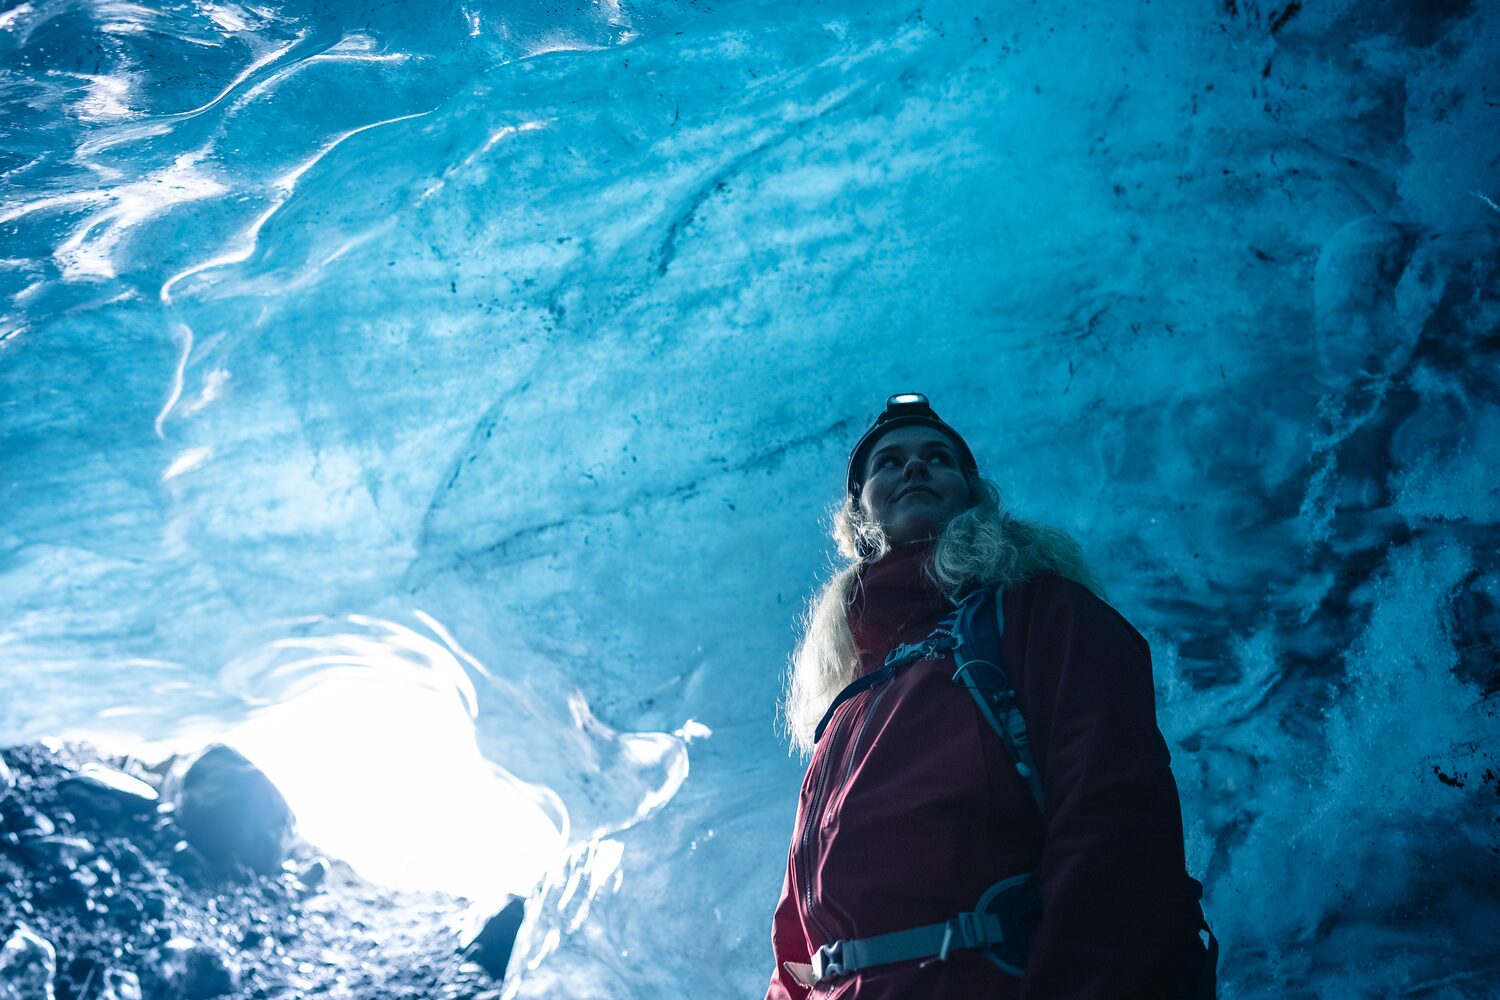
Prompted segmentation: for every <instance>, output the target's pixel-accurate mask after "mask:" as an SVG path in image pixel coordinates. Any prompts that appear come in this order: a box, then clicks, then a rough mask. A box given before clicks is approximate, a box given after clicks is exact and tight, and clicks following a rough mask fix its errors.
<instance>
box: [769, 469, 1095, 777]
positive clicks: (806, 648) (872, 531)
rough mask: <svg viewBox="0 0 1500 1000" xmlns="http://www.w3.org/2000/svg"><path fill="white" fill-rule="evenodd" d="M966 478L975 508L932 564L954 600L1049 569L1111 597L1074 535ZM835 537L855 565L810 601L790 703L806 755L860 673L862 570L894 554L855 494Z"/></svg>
mask: <svg viewBox="0 0 1500 1000" xmlns="http://www.w3.org/2000/svg"><path fill="white" fill-rule="evenodd" d="M966 478H967V479H968V482H969V495H970V497H971V498H972V499H973V500H974V504H973V506H971V507H970V508H969V509H968V510H965V511H964V512H963V513H961V514H959V515H957V516H956V517H954V518H953V520H951V521H949V522H948V524H947V526H946V527H944V528H943V531H942V534H940V535H939V536H938V541H937V545H936V547H935V548H934V549H933V555H932V561H931V563H930V564H929V566H928V573H929V574H930V576H931V577H932V579H933V581H934V582H935V583H937V584H938V586H940V587H941V588H942V590H943V593H944V594H946V595H947V596H948V598H949V599H950V600H953V601H954V602H955V603H956V602H957V600H958V599H959V598H960V597H962V596H963V595H964V594H967V593H968V592H969V591H971V590H974V589H975V588H977V587H999V588H1001V589H1004V588H1006V587H1010V586H1013V585H1014V584H1017V583H1020V582H1022V581H1023V580H1029V579H1031V578H1032V577H1034V576H1036V575H1037V574H1038V573H1042V572H1047V571H1050V572H1053V573H1057V574H1058V575H1060V576H1065V577H1067V578H1068V579H1070V580H1075V581H1077V582H1078V583H1081V584H1083V585H1084V586H1085V587H1088V588H1089V589H1090V590H1092V591H1093V592H1094V593H1096V594H1098V595H1099V596H1101V597H1103V596H1104V589H1103V587H1102V586H1100V584H1099V580H1098V578H1097V577H1095V576H1094V573H1093V571H1092V570H1091V569H1089V566H1088V563H1087V562H1086V561H1085V559H1084V557H1083V549H1082V548H1081V547H1080V546H1079V544H1078V543H1077V542H1076V541H1074V540H1073V538H1072V537H1071V536H1070V535H1068V534H1067V532H1065V531H1062V530H1061V529H1058V528H1053V527H1049V526H1047V525H1045V524H1038V523H1036V522H1034V521H1025V520H1022V519H1021V518H1019V517H1016V516H1015V515H1013V514H1010V513H1008V512H1007V511H1005V510H1003V509H1002V508H1001V506H1000V490H999V488H998V487H997V486H996V485H995V484H994V483H993V482H991V481H990V480H988V479H986V478H984V477H983V476H979V475H975V474H969V475H967V476H966ZM833 538H834V541H835V542H837V543H838V549H839V554H840V555H842V556H843V557H844V558H845V559H846V560H848V562H847V563H846V564H845V565H844V566H842V567H841V568H839V569H838V570H837V571H836V572H835V573H834V574H833V577H832V578H831V579H829V581H828V582H827V583H826V584H824V585H823V588H822V589H821V590H820V591H819V592H818V593H817V594H815V595H814V596H813V598H812V600H811V601H809V602H808V606H807V612H806V613H805V614H804V615H803V617H802V623H801V624H802V636H801V638H800V639H799V640H798V642H797V649H796V651H795V652H794V653H793V654H792V657H791V662H790V663H789V664H788V668H787V678H786V685H785V692H784V696H783V699H782V707H781V719H782V725H783V727H784V729H785V731H786V735H787V738H788V739H789V740H790V741H791V744H792V747H793V748H794V749H795V750H798V751H801V752H802V753H804V754H810V753H812V749H813V733H814V731H815V730H816V729H817V726H818V722H819V720H820V719H822V717H823V713H824V712H825V711H827V709H828V706H829V705H831V704H832V703H833V699H834V697H835V696H837V695H838V693H839V691H840V690H842V689H843V688H844V687H845V685H847V684H848V683H849V682H850V681H852V680H854V677H855V673H856V671H857V670H858V669H859V650H858V649H856V648H855V646H854V635H853V633H852V632H851V631H850V629H849V618H848V608H849V604H850V602H851V600H852V599H853V597H854V590H855V587H856V586H857V585H858V583H859V578H860V570H861V569H863V568H864V567H865V566H867V565H868V564H870V563H872V562H875V561H876V560H878V559H879V558H880V557H881V556H883V555H885V554H886V553H887V552H888V551H890V541H889V540H888V539H887V538H886V537H885V532H884V531H883V530H882V529H881V527H880V524H879V523H878V522H877V521H875V520H874V519H873V518H871V517H870V516H869V515H868V514H866V513H865V511H864V510H863V509H862V508H861V507H860V505H859V504H858V503H857V502H856V501H855V499H854V498H853V497H846V498H845V499H844V501H843V503H842V504H840V505H839V507H838V508H836V509H835V510H834V512H833Z"/></svg>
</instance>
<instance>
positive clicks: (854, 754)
mask: <svg viewBox="0 0 1500 1000" xmlns="http://www.w3.org/2000/svg"><path fill="white" fill-rule="evenodd" d="M890 689H891V682H890V681H886V682H885V683H884V684H882V685H880V690H879V691H878V692H876V694H875V697H874V698H872V699H870V708H869V711H867V712H865V717H864V720H863V721H861V722H860V724H859V732H857V733H855V734H854V742H853V743H852V744H850V746H849V766H848V767H847V768H846V769H845V770H844V781H843V783H844V784H845V785H847V784H849V779H850V778H852V777H854V765H855V764H856V763H857V762H858V761H859V744H860V741H861V740H863V739H864V738H865V730H866V729H869V728H870V720H871V719H873V718H875V710H876V709H877V708H879V707H880V699H882V698H884V697H885V693H886V692H887V691H889V690H890Z"/></svg>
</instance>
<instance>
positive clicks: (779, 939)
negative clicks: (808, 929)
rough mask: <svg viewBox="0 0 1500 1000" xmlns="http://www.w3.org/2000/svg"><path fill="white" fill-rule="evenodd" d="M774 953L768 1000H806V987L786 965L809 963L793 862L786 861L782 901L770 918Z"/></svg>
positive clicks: (777, 904)
mask: <svg viewBox="0 0 1500 1000" xmlns="http://www.w3.org/2000/svg"><path fill="white" fill-rule="evenodd" d="M771 953H772V961H774V962H775V963H776V967H775V968H774V969H772V970H771V985H770V986H769V987H767V989H766V1000H806V998H807V994H808V990H807V987H805V986H803V985H802V984H801V983H799V982H797V981H796V980H795V979H793V978H792V976H791V973H789V972H787V970H786V966H785V965H783V964H782V963H784V962H804V963H805V962H807V961H809V957H808V954H807V936H806V935H805V934H804V933H803V930H802V918H801V916H800V915H799V914H798V913H797V899H796V896H795V895H794V894H793V892H792V861H791V858H790V856H788V858H787V871H786V878H785V879H784V880H783V881H782V883H781V899H780V900H778V901H777V903H776V914H775V916H773V917H772V918H771Z"/></svg>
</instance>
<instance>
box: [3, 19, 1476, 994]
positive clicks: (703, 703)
mask: <svg viewBox="0 0 1500 1000" xmlns="http://www.w3.org/2000/svg"><path fill="white" fill-rule="evenodd" d="M1497 24H1500V9H1497V8H1496V5H1494V4H1492V3H1489V2H1487V0H1478V2H1469V3H1462V2H1456V3H1443V4H1400V3H1395V2H1387V0H1379V2H1373V3H1372V2H1364V3H1355V2H1353V0H1330V2H1327V3H1322V4H1316V5H1314V4H1302V3H1298V2H1295V0H1294V2H1289V3H1285V4H1280V3H1260V2H1257V0H1224V2H1223V3H1219V4H1200V5H1193V6H1187V5H1181V4H1156V5H1144V6H1135V5H1116V4H1104V3H1094V2H1086V3H1079V4H1072V5H1066V6H1064V5H1051V4H1048V5H1038V4H1020V3H1016V4H1008V5H987V4H975V3H961V2H939V3H924V4H921V5H918V4H915V3H908V4H893V3H878V4H854V3H848V2H839V0H830V2H826V3H808V4H802V5H797V6H796V7H795V9H794V8H792V7H791V6H790V5H786V4H772V3H768V2H764V0H738V2H734V3H722V4H719V5H708V4H701V3H667V2H642V3H638V4H636V3H629V2H625V0H597V2H591V3H589V4H580V5H577V6H568V5H550V4H549V5H540V4H538V5H521V4H499V3H486V2H484V0H466V2H464V3H458V4H446V3H431V4H426V5H422V9H421V11H420V12H419V13H418V12H415V11H414V10H413V9H412V8H411V7H410V5H383V4H375V3H366V2H361V0H317V2H313V0H288V2H286V3H284V4H281V5H275V6H272V5H247V4H238V3H233V2H212V3H209V2H195V3H193V4H185V5H180V6H162V7H146V6H136V5H120V4H111V3H100V2H94V0H27V2H23V3H19V4H14V5H11V6H9V7H8V8H7V9H6V10H5V11H4V12H3V13H0V87H3V92H4V94H5V99H6V107H7V112H6V115H5V116H4V118H3V119H0V136H3V142H0V232H3V235H4V251H3V255H0V256H3V259H0V289H3V290H4V293H5V303H4V305H3V306H0V380H3V381H0V386H3V388H0V483H3V490H4V494H3V496H4V504H3V509H4V519H3V522H0V525H3V534H0V546H3V548H0V552H3V557H0V608H3V610H4V616H3V619H4V624H3V625H0V663H3V668H0V669H3V670H4V676H5V683H6V690H7V697H6V698H5V699H4V703H3V705H0V735H3V736H4V737H5V739H6V740H7V741H15V740H20V739H24V738H30V737H35V736H42V735H59V734H91V735H94V736H96V737H97V738H99V739H106V738H109V737H111V735H112V736H113V737H116V738H120V739H124V738H127V737H128V738H131V739H135V740H141V741H154V742H158V743H161V744H164V745H169V744H171V743H172V742H173V741H174V740H181V739H185V738H187V737H188V736H190V735H191V734H194V733H201V732H203V731H206V730H208V729H214V728H215V727H217V728H219V729H221V730H222V729H227V728H229V727H232V726H235V725H240V724H243V723H245V721H246V720H247V719H250V720H252V721H253V719H254V718H256V717H257V716H256V713H257V712H258V711H260V709H261V706H262V703H263V702H264V701H265V700H266V698H267V695H266V692H265V689H264V687H263V686H260V687H258V686H257V684H259V683H260V681H261V680H264V679H265V678H266V677H267V676H268V675H267V674H265V673H264V672H263V671H261V670H260V667H265V666H267V665H268V664H272V661H273V660H275V657H276V656H281V655H283V654H284V651H285V650H287V649H296V650H301V651H302V652H303V653H306V652H307V650H310V649H314V648H318V649H323V650H324V651H325V652H326V650H327V648H328V647H327V644H328V643H334V644H335V646H336V647H337V654H336V655H337V656H338V657H343V658H345V659H346V660H348V659H350V658H351V657H352V658H353V661H354V662H355V663H356V666H358V667H359V668H360V669H361V670H369V669H374V668H373V667H372V664H379V663H382V662H387V661H388V660H390V659H391V658H392V657H394V658H395V659H397V660H401V661H402V662H403V663H405V664H406V667H403V669H417V667H420V668H421V669H423V670H431V669H437V666H436V665H440V664H447V665H456V669H458V670H459V672H460V673H461V674H462V675H463V676H462V677H461V678H456V679H454V684H455V685H456V687H455V690H459V689H462V690H465V691H467V690H469V689H472V704H470V705H469V707H470V708H472V709H473V710H474V713H475V714H474V720H475V721H474V725H475V730H474V733H475V739H476V740H477V745H478V746H479V747H480V748H482V750H483V751H484V753H485V755H486V756H487V757H488V759H489V760H490V761H492V762H494V763H495V764H497V765H499V766H500V767H501V768H503V769H504V770H505V771H506V772H508V774H510V775H512V776H514V778H515V779H516V782H517V783H518V787H520V786H524V787H528V788H532V789H533V791H535V792H536V794H537V795H538V796H540V798H541V799H543V800H547V801H548V802H550V801H551V800H550V799H549V798H548V797H549V796H555V797H556V801H557V803H558V806H557V808H556V809H552V807H551V806H548V808H549V809H552V811H553V813H555V814H556V816H557V820H558V825H559V826H563V825H565V826H566V827H567V830H568V840H569V846H568V848H567V851H566V861H565V864H564V865H562V866H561V867H560V868H559V869H558V871H557V872H556V873H555V876H554V878H553V879H552V880H550V881H549V882H548V883H547V884H546V886H544V887H543V888H542V889H541V890H540V891H539V898H541V899H543V900H545V902H546V905H545V906H544V907H542V908H540V909H539V913H534V914H533V916H532V918H531V920H530V922H529V924H528V927H527V928H526V929H524V930H523V955H522V959H521V961H522V964H523V965H524V966H526V968H525V970H524V974H523V975H522V976H521V977H520V978H519V979H518V980H517V984H518V985H517V986H516V990H517V991H518V994H519V995H521V996H556V995H567V996H571V997H578V998H586V997H610V998H621V997H629V996H636V995H640V996H647V995H657V994H659V993H663V992H668V991H671V992H677V991H679V990H680V989H681V988H682V987H683V984H685V983H691V984H693V989H694V992H695V993H697V994H701V995H705V996H738V995H747V994H752V995H753V994H755V993H756V991H757V990H758V989H759V987H760V984H761V982H762V980H763V975H764V972H765V970H766V964H767V962H768V961H769V954H768V947H767V944H766V933H765V932H766V925H767V922H768V914H769V907H770V905H771V902H772V901H773V898H774V894H775V892H776V889H777V884H776V880H777V877H778V875H779V872H780V867H781V865H780V862H781V859H782V857H783V852H784V850H785V840H784V838H785V836H786V834H787V831H788V830H789V828H790V823H791V810H792V808H793V800H794V793H795V787H796V782H797V780H798V765H797V763H796V762H795V761H792V760H789V759H788V758H787V756H786V754H785V752H784V749H783V747H782V745H781V744H780V742H779V741H778V740H777V738H776V734H775V731H774V723H773V711H774V709H773V706H774V703H775V700H776V697H777V694H778V691H779V684H780V681H779V671H780V669H781V665H782V663H783V662H784V659H785V656H786V654H787V652H788V649H789V646H790V643H791V641H792V634H793V633H792V622H793V619H794V617H795V615H796V614H797V613H798V611H799V608H800V604H801V602H802V601H803V600H804V599H805V596H806V595H807V594H808V592H809V590H810V589H811V587H812V586H813V584H814V582H815V581H816V580H817V579H818V578H819V577H820V576H821V575H822V574H823V573H825V572H826V568H827V558H828V554H829V545H828V544H827V542H826V540H825V539H824V538H823V536H822V532H821V526H820V519H821V518H822V516H823V514H824V511H825V509H826V506H827V504H828V503H830V502H831V501H832V500H833V499H834V498H835V496H836V494H837V491H838V489H839V483H840V470H841V463H842V459H843V456H844V454H845V450H846V449H847V447H848V446H849V445H850V444H851V442H852V441H853V440H854V438H855V437H857V435H858V432H859V430H860V429H861V428H862V426H863V423H864V421H866V420H867V419H868V418H869V417H870V416H871V415H872V414H873V412H874V411H875V410H876V409H878V407H879V405H880V401H881V400H883V399H884V397H885V395H886V393H888V392H891V391H895V390H898V389H904V388H918V389H921V390H923V391H925V392H927V393H929V394H930V395H931V396H932V397H933V399H934V400H935V402H936V403H937V405H938V406H939V407H940V409H941V411H942V412H943V413H944V415H945V417H947V418H948V419H950V420H952V421H953V422H954V424H955V425H956V426H959V427H961V428H962V429H964V431H965V433H966V434H967V435H968V436H969V439H970V441H971V442H972V443H973V445H974V446H975V450H976V452H977V453H978V455H979V458H980V460H981V462H982V463H984V464H985V465H986V466H987V467H988V468H989V470H990V471H991V472H992V473H993V474H994V476H995V477H996V478H997V479H998V480H999V482H1000V483H1001V485H1002V487H1003V488H1004V489H1005V490H1006V492H1007V499H1008V501H1009V502H1010V503H1011V504H1012V505H1013V506H1015V507H1016V508H1018V509H1020V510H1022V511H1025V512H1029V513H1032V514H1035V515H1045V516H1047V517H1050V518H1052V519H1053V520H1055V521H1057V522H1058V523H1059V524H1061V525H1063V526H1064V527H1067V528H1068V529H1070V530H1071V531H1073V532H1075V533H1076V534H1077V535H1078V536H1079V537H1080V538H1081V539H1082V540H1083V542H1084V543H1085V546H1086V548H1087V550H1088V551H1089V552H1090V553H1091V555H1092V557H1093V559H1094V561H1095V562H1096V564H1097V566H1098V568H1099V569H1100V570H1101V574H1102V576H1103V577H1104V578H1105V580H1106V582H1107V584H1108V585H1109V587H1110V589H1111V593H1112V595H1113V597H1114V600H1115V603H1116V604H1117V605H1118V606H1120V607H1121V609H1122V610H1123V611H1125V613H1126V614H1127V616H1129V617H1130V618H1131V619H1132V620H1133V621H1134V622H1135V623H1136V624H1137V625H1138V626H1139V627H1141V628H1142V630H1143V631H1145V632H1146V633H1147V635H1148V637H1149V638H1150V639H1151V640H1152V643H1153V648H1154V649H1155V651H1156V659H1157V670H1158V680H1159V687H1160V692H1159V695H1160V697H1159V702H1160V712H1161V720H1162V724H1163V727H1164V729H1165V731H1166V733H1167V736H1168V738H1169V742H1170V743H1171V744H1172V746H1173V749H1174V753H1175V764H1176V771H1177V775H1178V779H1179V782H1180V784H1181V785H1182V788H1183V792H1184V799H1185V813H1186V815H1187V817H1188V823H1189V831H1188V846H1189V851H1190V854H1191V855H1192V858H1193V864H1194V868H1195V870H1196V871H1197V872H1199V873H1200V874H1202V875H1203V877H1204V880H1205V882H1206V884H1207V887H1208V908H1209V912H1210V915H1211V917H1212V919H1213V920H1214V922H1215V926H1216V929H1217V931H1218V933H1219V935H1220V937H1221V938H1222V939H1223V941H1224V943H1225V948H1226V954H1225V960H1224V977H1225V981H1226V984H1227V986H1226V994H1227V995H1233V996H1236V997H1247V998H1248V997H1272V996H1275V997H1287V996H1336V995H1347V996H1386V995H1393V994H1402V993H1405V994H1407V995H1420V996H1434V997H1436V996H1454V997H1459V996H1481V995H1485V994H1486V991H1487V990H1488V989H1490V984H1491V982H1492V981H1493V979H1494V976H1495V975H1496V971H1495V970H1496V969H1497V968H1500V951H1497V950H1496V945H1495V943H1494V941H1493V934H1492V932H1491V931H1490V928H1492V927H1493V926H1494V923H1495V920H1496V917H1497V915H1500V875H1497V874H1496V873H1497V871H1500V868H1497V866H1496V854H1497V851H1500V825H1497V822H1496V820H1497V801H1500V800H1497V788H1500V779H1497V777H1496V772H1497V771H1500V764H1497V762H1496V759H1495V750H1494V747H1495V746H1496V745H1497V739H1496V737H1497V725H1496V704H1497V703H1496V691H1497V689H1500V673H1497V666H1496V664H1497V656H1496V650H1497V646H1496V638H1495V637H1496V635H1500V611H1497V607H1500V564H1497V558H1496V553H1497V542H1500V535H1497V528H1496V519H1497V508H1500V498H1497V488H1496V485H1495V484H1496V482H1497V476H1496V469H1497V461H1500V377H1497V371H1500V369H1497V366H1496V361H1497V355H1500V341H1497V339H1496V330H1497V329H1500V323H1497V319H1500V297H1497V283H1496V269H1497V263H1496V261H1497V259H1500V257H1497V255H1496V249H1497V247H1496V241H1497V232H1500V207H1497V202H1500V177H1497V174H1496V170H1495V156H1496V153H1497V148H1496V142H1495V139H1494V136H1496V135H1497V134H1500V120H1497V118H1500V107H1497V102H1496V100H1495V99H1494V95H1493V93H1492V91H1493V85H1492V83H1491V82H1489V81H1490V80H1491V78H1492V76H1493V73H1492V70H1493V53H1494V52H1495V51H1497ZM1487 84H1488V86H1489V89H1488V90H1487V89H1486V86H1487ZM413 637H417V638H413ZM424 643H425V644H427V645H423V644H424ZM412 648H420V649H421V650H423V652H422V653H421V654H420V655H419V656H418V657H417V660H412V659H411V657H410V656H409V655H408V654H409V653H410V650H411V649H412ZM361 650H363V651H364V652H359V651H361ZM366 653H368V654H369V655H365V654H366ZM403 658H404V659H403ZM418 661H420V662H418ZM299 662H300V661H299ZM275 663H280V664H282V665H283V666H284V665H285V663H284V662H283V661H281V660H276V661H275ZM413 663H416V664H417V666H416V667H413V666H412V664H413ZM247 664H256V665H259V666H257V668H256V669H253V670H252V669H249V668H248V667H247ZM272 665H273V666H274V664H272ZM443 669H444V670H449V667H448V666H445V667H443ZM450 674H451V670H450ZM466 704H467V703H466ZM466 717H467V716H466ZM709 732H711V734H712V735H706V734H707V733H709ZM695 737H702V738H695ZM689 762H690V763H691V770H690V771H689V766H688V765H689ZM476 891H479V890H478V889H476ZM528 941H529V942H530V943H529V944H527V943H526V942H528Z"/></svg>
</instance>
